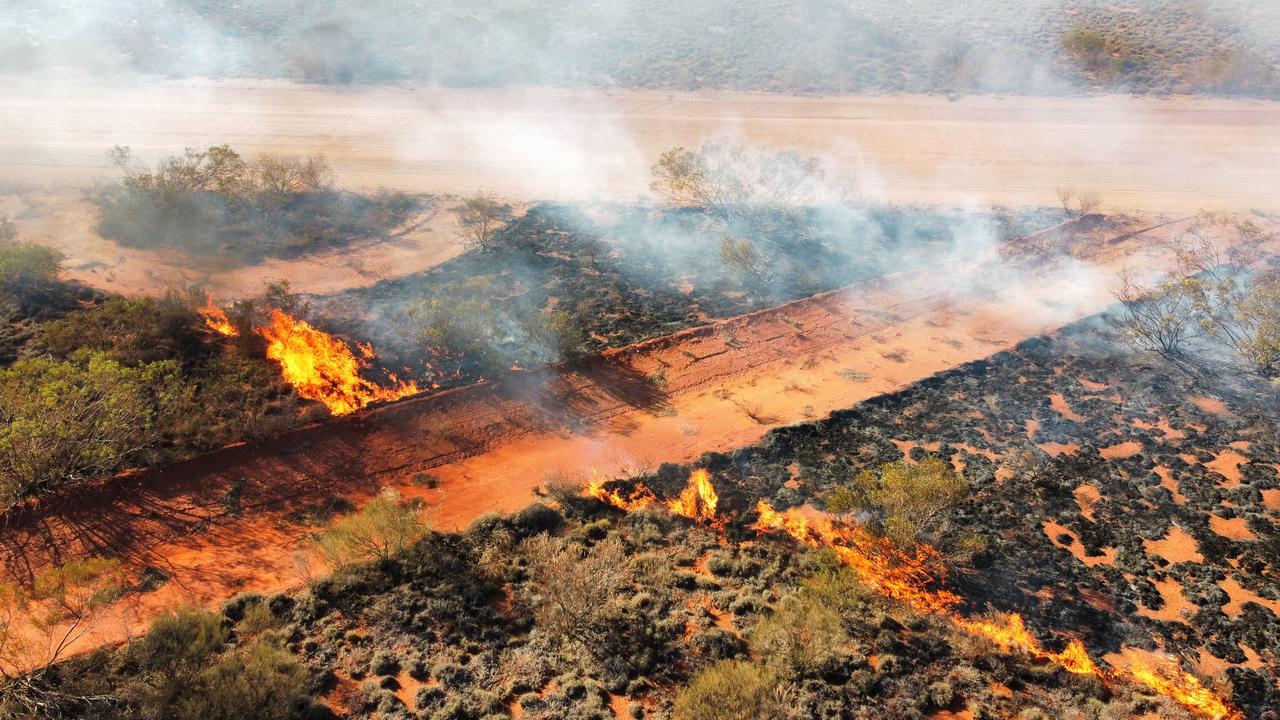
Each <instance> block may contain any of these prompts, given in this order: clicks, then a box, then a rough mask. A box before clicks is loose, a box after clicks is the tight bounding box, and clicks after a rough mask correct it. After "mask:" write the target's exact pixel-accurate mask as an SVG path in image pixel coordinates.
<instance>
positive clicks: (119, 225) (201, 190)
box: [97, 145, 416, 263]
mask: <svg viewBox="0 0 1280 720" xmlns="http://www.w3.org/2000/svg"><path fill="white" fill-rule="evenodd" d="M109 156H110V158H111V160H112V162H113V163H114V164H115V165H116V166H117V167H118V168H120V170H121V172H122V174H123V176H124V178H123V180H122V181H121V182H120V183H119V184H118V185H115V186H111V187H109V188H107V190H105V191H104V192H103V193H102V194H101V195H100V196H99V197H98V198H97V204H98V209H99V212H100V215H101V218H100V221H99V224H98V231H99V232H100V233H101V234H102V235H103V236H104V237H107V238H110V239H112V240H116V241H117V242H120V243H121V244H124V245H128V246H131V247H142V248H151V247H156V246H158V245H161V244H163V245H169V246H172V247H176V248H179V249H181V250H183V251H186V252H188V253H191V254H193V255H197V256H204V257H209V256H220V257H224V258H230V259H231V260H232V261H234V262H245V263H256V262H260V261H261V260H263V259H265V258H267V257H296V256H298V255H302V254H306V253H310V252H315V251H317V250H323V249H326V248H332V247H338V246H341V245H345V244H348V243H350V242H352V241H353V240H355V239H362V238H365V239H367V238H380V237H385V236H386V234H387V233H388V232H389V231H390V230H392V229H393V228H394V227H395V226H396V225H398V224H399V223H400V222H401V221H403V219H404V218H406V217H408V215H409V213H410V212H412V211H413V209H414V207H415V205H416V201H414V200H413V199H411V198H409V197H408V196H405V195H401V194H396V193H383V194H379V195H376V196H369V197H366V196H360V195H354V194H351V193H343V192H339V191H336V190H334V189H333V172H332V170H331V169H330V167H329V164H328V161H326V160H325V158H324V157H323V156H321V155H314V156H310V157H291V156H281V155H270V154H265V155H261V156H259V157H258V158H257V159H255V160H246V159H244V158H242V157H241V156H240V154H239V153H237V152H236V151H235V150H233V149H231V147H230V146H228V145H217V146H213V147H209V148H207V149H205V150H194V149H187V150H186V151H185V152H184V153H183V154H182V155H175V156H173V157H169V158H166V159H164V160H162V161H160V162H159V163H158V164H157V165H156V167H155V168H154V169H147V168H146V167H144V166H142V165H141V164H140V163H139V162H138V161H137V160H136V159H135V158H134V156H133V154H132V151H131V150H130V149H129V148H127V147H121V146H117V147H114V148H112V149H111V150H110V152H109Z"/></svg>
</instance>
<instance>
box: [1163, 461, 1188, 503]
mask: <svg viewBox="0 0 1280 720" xmlns="http://www.w3.org/2000/svg"><path fill="white" fill-rule="evenodd" d="M1155 473H1156V475H1159V476H1160V486H1161V487H1163V488H1164V489H1166V490H1168V491H1169V494H1170V495H1172V496H1173V501H1174V502H1175V503H1177V504H1179V505H1184V504H1186V502H1187V496H1186V495H1183V494H1182V492H1181V491H1180V490H1179V489H1178V481H1177V480H1175V479H1174V477H1173V468H1170V467H1168V466H1166V465H1157V466H1156V468H1155Z"/></svg>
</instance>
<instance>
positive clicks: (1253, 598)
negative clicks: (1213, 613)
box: [1218, 577, 1280, 618]
mask: <svg viewBox="0 0 1280 720" xmlns="http://www.w3.org/2000/svg"><path fill="white" fill-rule="evenodd" d="M1218 587H1220V588H1222V590H1223V592H1225V593H1226V594H1227V597H1229V598H1231V601H1230V602H1228V603H1227V604H1226V605H1223V606H1222V612H1223V613H1225V614H1226V616H1227V617H1231V618H1234V617H1239V616H1240V614H1241V613H1243V612H1244V604H1245V603H1247V602H1256V603H1258V604H1259V605H1261V606H1263V607H1265V608H1268V609H1270V610H1271V612H1273V613H1275V614H1276V615H1277V616H1280V600H1268V599H1266V598H1264V597H1262V596H1260V595H1258V594H1257V593H1255V592H1253V591H1252V590H1249V589H1248V588H1246V587H1244V586H1243V585H1241V584H1240V583H1239V582H1238V581H1236V579H1235V578H1234V577H1228V578H1226V579H1225V580H1222V581H1220V582H1219V583H1218Z"/></svg>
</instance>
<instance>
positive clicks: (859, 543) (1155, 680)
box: [586, 469, 1242, 720]
mask: <svg viewBox="0 0 1280 720" xmlns="http://www.w3.org/2000/svg"><path fill="white" fill-rule="evenodd" d="M608 482H609V481H608V480H607V479H606V478H604V477H600V476H597V477H596V478H595V479H593V480H592V481H590V482H589V483H588V484H587V487H586V493H587V494H588V495H590V496H592V497H594V498H597V499H599V500H601V501H602V502H605V503H608V504H609V505H612V506H614V507H616V508H619V509H622V510H627V511H630V510H639V509H641V508H645V507H650V506H654V505H658V504H659V503H660V501H659V500H658V498H657V496H656V495H654V493H653V491H652V490H650V489H649V488H648V487H646V486H645V485H643V484H636V485H634V486H633V487H632V489H631V490H630V491H629V492H628V493H627V494H625V495H624V494H623V493H622V492H621V491H620V490H619V489H617V488H615V489H613V490H609V489H607V488H606V487H605V485H606V484H607V483H608ZM719 502H720V498H719V496H718V495H717V494H716V491H715V487H714V486H713V485H712V484H711V477H710V474H709V473H708V472H707V471H706V470H703V469H699V470H695V471H694V472H693V474H692V475H691V476H690V478H689V484H688V485H687V486H686V487H685V489H684V490H683V491H682V492H681V493H680V495H679V496H678V497H676V498H675V499H673V500H669V501H667V502H665V503H662V504H665V505H666V507H667V508H668V509H669V510H670V511H671V512H672V513H674V514H677V515H682V516H684V517H687V518H690V519H695V520H698V519H701V520H707V521H710V522H712V523H713V524H716V523H723V522H724V518H718V517H717V516H716V507H717V505H718V504H719ZM756 513H757V515H758V516H759V518H758V520H757V521H756V529H757V530H760V531H781V532H783V533H786V534H787V535H790V536H791V537H793V538H795V539H796V540H799V541H800V542H803V543H805V544H807V545H810V546H813V547H821V548H829V549H830V550H831V551H833V552H834V553H835V554H836V557H838V558H839V559H840V561H841V562H843V563H844V564H845V565H847V566H849V567H850V568H851V569H852V570H853V571H854V572H855V573H856V574H857V575H858V577H859V579H860V580H861V581H862V582H863V583H864V584H866V585H867V586H868V587H869V588H871V589H873V590H875V591H877V592H879V593H880V594H882V595H885V596H887V597H890V598H893V599H895V600H898V601H900V602H904V603H906V604H907V605H909V606H911V607H912V608H914V609H915V610H917V611H918V612H922V613H929V614H934V615H940V616H943V617H946V618H948V619H949V620H951V621H952V622H953V623H955V625H956V627H958V628H960V629H962V630H964V631H966V632H969V633H972V634H973V635H977V636H980V637H985V638H988V639H990V640H991V641H992V642H994V643H996V644H997V645H999V646H1000V647H1001V648H1003V649H1004V650H1005V651H1006V652H1013V651H1016V652H1023V653H1026V654H1027V655H1029V656H1031V657H1033V658H1036V659H1039V660H1043V661H1045V662H1050V663H1053V664H1055V665H1057V666H1059V667H1061V668H1062V669H1063V670H1066V671H1067V672H1070V673H1074V674H1076V675H1088V676H1094V677H1098V678H1100V679H1102V680H1103V681H1124V682H1136V683H1138V684H1141V685H1144V686H1146V687H1148V688H1150V689H1152V690H1154V691H1155V692H1158V693H1160V694H1161V695H1164V696H1165V697H1168V698H1170V699H1172V700H1174V701H1175V702H1177V703H1179V704H1180V705H1182V706H1183V707H1185V708H1187V709H1188V710H1190V711H1191V712H1192V713H1194V714H1197V715H1200V716H1202V717H1205V718H1210V719H1211V720H1240V718H1241V717H1242V715H1241V714H1240V713H1239V711H1237V710H1234V709H1232V708H1231V707H1230V706H1229V705H1228V704H1227V703H1226V701H1225V700H1223V699H1222V698H1220V697H1218V695H1216V694H1215V693H1214V692H1213V691H1212V690H1210V689H1208V688H1206V687H1204V686H1203V685H1202V684H1201V682H1200V680H1198V679H1197V678H1196V677H1195V676H1193V675H1191V674H1189V673H1186V672H1183V671H1182V669H1181V668H1179V667H1178V664H1177V662H1175V661H1172V660H1170V661H1168V662H1166V663H1163V664H1160V665H1159V666H1154V667H1153V665H1152V664H1151V663H1149V662H1147V661H1146V660H1145V659H1144V658H1143V657H1142V656H1141V655H1139V654H1137V653H1126V655H1125V656H1124V659H1125V662H1124V664H1123V665H1117V666H1116V667H1114V668H1112V669H1110V670H1104V669H1102V668H1100V667H1098V665H1097V663H1095V662H1094V661H1093V658H1091V657H1089V652H1088V650H1087V649H1086V648H1085V646H1084V643H1082V642H1080V641H1079V640H1072V641H1071V642H1070V643H1069V644H1068V645H1067V647H1066V648H1064V649H1063V650H1062V652H1053V651H1050V650H1046V649H1045V648H1044V647H1043V646H1041V644H1040V641H1039V640H1037V639H1036V637H1035V636H1034V635H1032V634H1031V631H1030V630H1028V629H1027V626H1026V623H1025V622H1024V621H1023V619H1022V616H1021V615H1019V614H1017V613H1012V614H1010V615H1006V616H1004V617H1003V619H986V618H968V617H965V616H963V615H961V614H960V613H959V612H958V608H959V606H960V604H961V598H960V596H958V595H956V594H955V593H952V592H949V591H947V590H944V589H941V588H938V587H936V586H937V585H938V584H939V581H940V578H939V577H938V575H937V572H936V569H937V568H939V567H941V563H940V562H939V560H940V553H939V552H938V551H937V550H936V549H934V548H932V547H930V546H928V545H923V544H922V545H921V546H920V547H918V548H916V549H915V550H913V551H911V552H907V551H906V550H904V549H903V548H901V547H899V546H897V545H896V544H895V543H894V542H893V541H891V540H889V539H888V538H883V537H878V536H875V535H872V534H871V533H868V532H867V531H866V530H864V529H862V528H860V527H857V526H852V525H846V524H837V523H835V522H833V521H832V519H831V518H830V517H828V516H826V515H823V514H821V513H818V512H816V511H811V512H808V513H806V512H804V511H802V510H798V509H795V508H792V509H790V510H786V511H784V512H778V511H777V510H774V509H773V507H772V506H770V505H769V503H767V502H765V501H763V500H761V501H760V502H758V503H757V504H756Z"/></svg>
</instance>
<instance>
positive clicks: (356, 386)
mask: <svg viewBox="0 0 1280 720" xmlns="http://www.w3.org/2000/svg"><path fill="white" fill-rule="evenodd" d="M200 314H201V315H202V316H203V317H204V321H205V324H207V325H208V326H209V327H210V328H212V329H213V330H215V331H216V332H219V333H221V334H223V335H226V336H229V337H235V336H237V335H239V334H240V333H239V331H238V330H237V329H236V327H235V326H234V325H233V324H232V323H231V321H230V320H229V319H228V318H227V315H226V313H224V312H223V311H222V310H220V309H219V308H217V307H216V306H214V305H213V304H212V303H210V304H208V305H207V306H206V307H204V308H201V309H200ZM257 332H258V333H259V334H260V335H262V337H263V338H264V339H265V340H266V341H267V352H266V354H267V357H268V358H270V359H272V360H275V361H276V362H277V363H279V364H280V372H281V374H282V375H283V376H284V379H285V381H286V382H288V383H289V384H290V385H292V386H293V387H294V390H296V391H297V393H298V395H300V396H302V397H304V398H306V399H308V400H316V401H318V402H320V403H323V404H324V406H325V407H327V408H329V412H331V413H333V414H334V415H347V414H349V413H353V412H355V411H357V410H359V409H361V408H363V407H365V406H367V405H369V404H370V403H374V402H379V401H387V400H398V399H400V398H402V397H405V396H407V395H413V394H415V393H417V392H419V389H418V385H417V384H416V383H413V382H400V381H399V380H398V379H397V378H396V377H395V376H394V375H392V376H390V380H391V382H392V385H391V386H389V387H384V386H381V385H378V384H377V383H374V382H372V381H370V380H368V379H366V378H364V377H363V376H362V375H361V374H360V371H361V370H364V369H365V368H367V367H368V366H369V361H370V360H371V359H372V358H373V357H375V355H374V352H373V348H371V347H369V346H368V345H360V344H357V345H356V348H357V349H358V350H359V352H360V356H359V357H357V356H356V354H355V353H353V352H352V351H351V347H350V346H348V345H347V344H346V343H344V342H343V341H341V340H339V339H337V338H335V337H333V336H332V335H329V334H328V333H326V332H324V331H322V330H318V329H316V328H314V327H312V326H311V325H310V324H308V323H307V322H305V321H303V320H299V319H297V318H294V317H291V316H290V315H289V314H288V313H285V312H283V311H281V310H272V311H271V322H270V324H268V325H267V326H265V327H260V328H258V329H257Z"/></svg>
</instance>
